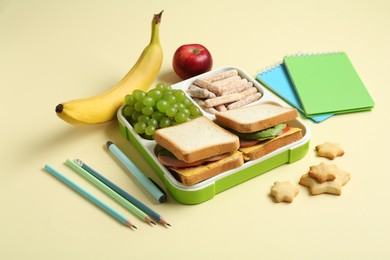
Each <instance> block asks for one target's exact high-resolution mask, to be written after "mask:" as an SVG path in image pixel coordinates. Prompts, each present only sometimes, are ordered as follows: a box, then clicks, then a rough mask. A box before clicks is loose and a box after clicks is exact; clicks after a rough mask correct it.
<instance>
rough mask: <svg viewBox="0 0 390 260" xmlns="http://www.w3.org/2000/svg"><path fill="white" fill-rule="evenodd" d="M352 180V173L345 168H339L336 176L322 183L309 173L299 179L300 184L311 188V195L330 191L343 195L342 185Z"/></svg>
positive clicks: (330, 192)
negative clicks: (344, 169)
mask: <svg viewBox="0 0 390 260" xmlns="http://www.w3.org/2000/svg"><path fill="white" fill-rule="evenodd" d="M349 180H350V174H349V173H348V172H346V171H343V170H340V169H339V170H338V171H337V174H336V178H335V179H334V180H332V181H325V182H322V183H320V182H319V181H318V180H317V179H315V178H312V177H310V176H309V174H304V175H303V176H302V177H301V179H300V180H299V184H301V185H303V186H306V187H308V188H309V191H310V194H311V195H318V194H322V193H329V194H334V195H341V190H342V187H343V186H344V185H345V184H346V183H347V182H348V181H349Z"/></svg>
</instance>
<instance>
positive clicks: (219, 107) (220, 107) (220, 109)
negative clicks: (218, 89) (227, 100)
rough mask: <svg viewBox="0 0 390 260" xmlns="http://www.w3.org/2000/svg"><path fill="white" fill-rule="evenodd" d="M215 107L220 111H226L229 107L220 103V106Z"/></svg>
mask: <svg viewBox="0 0 390 260" xmlns="http://www.w3.org/2000/svg"><path fill="white" fill-rule="evenodd" d="M215 109H216V110H217V111H218V112H222V111H226V110H227V108H226V106H225V105H218V106H215Z"/></svg>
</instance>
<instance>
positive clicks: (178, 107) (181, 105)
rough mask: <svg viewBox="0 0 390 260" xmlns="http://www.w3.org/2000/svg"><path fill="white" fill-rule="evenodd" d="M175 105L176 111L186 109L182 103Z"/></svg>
mask: <svg viewBox="0 0 390 260" xmlns="http://www.w3.org/2000/svg"><path fill="white" fill-rule="evenodd" d="M175 105H176V107H177V109H178V110H180V109H184V108H186V106H185V105H184V104H183V103H176V104H175Z"/></svg>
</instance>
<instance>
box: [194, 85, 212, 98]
mask: <svg viewBox="0 0 390 260" xmlns="http://www.w3.org/2000/svg"><path fill="white" fill-rule="evenodd" d="M187 93H188V94H189V95H190V96H191V97H196V98H215V97H216V95H215V94H214V93H213V92H210V91H208V90H207V89H205V88H200V87H198V86H195V85H190V86H189V87H188V90H187Z"/></svg>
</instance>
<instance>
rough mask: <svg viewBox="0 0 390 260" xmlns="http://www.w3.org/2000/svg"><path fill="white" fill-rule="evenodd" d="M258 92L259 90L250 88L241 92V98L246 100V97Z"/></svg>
mask: <svg viewBox="0 0 390 260" xmlns="http://www.w3.org/2000/svg"><path fill="white" fill-rule="evenodd" d="M256 92H258V90H257V88H255V87H250V88H248V89H246V90H244V91H242V92H240V95H241V98H244V97H246V96H249V95H252V94H254V93H256Z"/></svg>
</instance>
